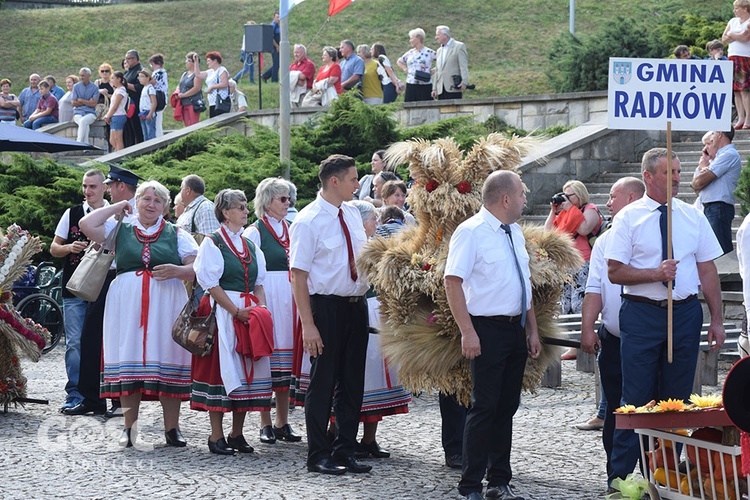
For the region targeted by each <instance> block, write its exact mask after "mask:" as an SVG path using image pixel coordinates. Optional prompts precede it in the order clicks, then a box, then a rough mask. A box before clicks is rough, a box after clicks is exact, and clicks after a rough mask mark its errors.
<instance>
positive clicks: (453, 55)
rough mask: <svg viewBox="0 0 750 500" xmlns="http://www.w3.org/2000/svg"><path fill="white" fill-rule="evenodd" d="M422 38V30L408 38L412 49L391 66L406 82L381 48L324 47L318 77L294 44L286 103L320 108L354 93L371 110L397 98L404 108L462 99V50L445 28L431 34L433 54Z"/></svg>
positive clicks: (464, 67)
mask: <svg viewBox="0 0 750 500" xmlns="http://www.w3.org/2000/svg"><path fill="white" fill-rule="evenodd" d="M425 38H426V34H425V32H424V30H423V29H421V28H416V29H413V30H411V31H410V32H409V44H410V45H411V47H412V48H411V49H410V50H408V51H407V52H406V53H404V54H403V55H402V56H401V57H399V58H398V60H397V61H396V64H397V66H398V67H399V68H400V69H401V70H402V71H403V72H404V73H406V77H405V78H404V80H405V81H402V80H401V79H400V78H399V77H398V76H397V75H396V73H395V71H394V68H393V65H392V64H391V60H390V59H389V58H388V56H387V55H386V51H385V47H384V46H383V45H382V44H380V43H375V44H373V45H372V46H370V45H367V44H362V45H358V46H355V45H354V42H352V41H351V40H342V41H341V43H340V44H339V47H338V49H336V48H334V47H332V46H326V47H324V48H323V54H322V56H321V66H320V67H319V68H318V73H317V75H315V64H314V63H313V62H312V61H311V60H310V59H308V58H307V49H306V48H305V46H304V45H300V44H297V45H295V46H294V62H292V64H291V65H290V66H289V71H290V74H289V78H290V88H291V102H292V103H293V105H295V106H320V105H323V106H325V105H326V104H328V103H329V102H330V101H331V100H333V99H336V97H338V96H339V95H340V94H341V93H342V92H346V91H349V90H356V91H357V92H359V95H360V96H361V98H362V99H363V100H364V102H365V103H367V104H372V105H377V104H388V103H391V102H394V101H395V100H396V99H397V98H398V96H399V95H400V94H402V93H403V94H404V102H414V101H430V100H433V99H441V100H442V99H461V97H462V96H463V91H464V90H465V89H466V88H467V86H468V85H469V67H468V57H467V53H466V46H465V45H464V44H463V43H461V42H459V41H458V40H455V39H454V38H452V37H451V30H450V28H449V27H448V26H438V27H437V28H436V29H435V40H436V42H437V43H438V44H439V46H438V49H437V50H433V49H431V48H429V47H427V46H426V45H425Z"/></svg>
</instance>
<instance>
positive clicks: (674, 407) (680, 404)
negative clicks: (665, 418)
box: [654, 398, 687, 412]
mask: <svg viewBox="0 0 750 500" xmlns="http://www.w3.org/2000/svg"><path fill="white" fill-rule="evenodd" d="M686 408H687V405H685V402H684V401H683V400H681V399H672V398H669V399H667V400H662V401H659V403H658V404H657V405H656V407H655V408H654V411H656V412H664V411H684V410H685V409H686Z"/></svg>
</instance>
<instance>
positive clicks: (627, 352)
mask: <svg viewBox="0 0 750 500" xmlns="http://www.w3.org/2000/svg"><path fill="white" fill-rule="evenodd" d="M670 160H671V161H670ZM670 164H671V165H670ZM670 167H671V170H672V196H675V195H676V194H677V191H678V190H679V187H680V170H681V167H680V160H679V159H678V158H677V156H676V155H675V154H674V153H673V154H672V157H671V158H669V157H668V152H667V150H666V149H665V148H653V149H651V150H649V151H647V152H646V153H645V154H644V155H643V160H642V162H641V174H642V176H643V181H644V182H645V184H646V195H645V196H643V197H642V198H641V199H640V200H637V201H635V202H633V203H631V204H630V205H628V206H627V207H625V208H623V209H622V210H621V211H620V213H619V214H618V215H617V217H615V219H614V223H613V224H612V229H610V230H609V232H610V233H612V234H611V235H610V236H609V237H608V238H609V241H608V244H607V247H606V248H605V249H604V258H605V259H606V260H607V275H608V277H609V279H610V281H611V282H612V283H614V284H616V285H622V286H623V289H622V304H621V305H620V315H619V319H620V355H621V356H622V399H621V402H622V404H630V405H635V406H642V405H644V404H646V403H648V402H649V401H650V400H652V399H655V400H662V399H667V398H676V399H682V400H687V399H688V398H689V397H690V393H691V392H692V388H693V378H694V374H695V364H696V362H697V360H698V350H699V346H700V332H701V325H702V324H703V310H702V308H701V303H700V301H699V300H698V290H699V287H700V290H701V291H702V292H703V296H704V298H705V301H706V305H707V306H708V310H709V313H710V316H711V322H710V325H709V327H708V343H709V345H710V346H711V350H717V349H719V348H720V347H721V346H722V344H723V343H724V339H725V338H726V333H725V332H724V326H723V318H722V307H721V287H720V285H719V276H718V273H717V271H716V265H715V264H714V262H713V261H714V259H716V258H717V257H720V256H721V255H722V253H723V252H722V250H721V246H720V245H719V242H718V241H717V239H716V236H715V235H714V232H713V230H712V229H711V225H710V224H709V223H708V220H707V219H706V216H705V215H704V214H703V213H702V212H701V211H700V210H698V209H696V208H695V207H693V206H692V205H688V204H687V203H685V202H683V201H681V200H679V199H677V198H674V199H672V203H671V206H672V210H671V211H672V234H673V236H674V238H673V239H672V248H673V254H672V258H671V259H669V258H668V256H669V253H668V248H669V244H668V243H669V240H670V238H669V235H668V234H667V223H668V220H667V218H668V216H667V201H668V194H667V189H668V183H667V181H668V177H667V176H668V171H669V169H670ZM667 287H671V288H673V293H672V298H673V301H672V304H673V311H674V312H673V318H672V320H673V326H674V328H673V330H672V332H673V333H672V353H673V356H674V362H672V363H669V362H668V361H667V355H666V351H667V346H668V340H667V329H668V317H667V316H668V315H667V311H668V309H667V307H668V306H667ZM639 456H640V447H639V444H638V436H636V434H635V433H634V432H633V431H632V430H627V429H615V433H614V438H613V446H612V455H611V459H610V466H611V467H610V470H609V471H608V483H609V486H610V487H611V486H612V481H613V480H614V479H615V478H621V479H625V477H626V476H627V475H628V474H630V473H631V472H633V469H634V468H635V464H636V462H637V461H638V458H639Z"/></svg>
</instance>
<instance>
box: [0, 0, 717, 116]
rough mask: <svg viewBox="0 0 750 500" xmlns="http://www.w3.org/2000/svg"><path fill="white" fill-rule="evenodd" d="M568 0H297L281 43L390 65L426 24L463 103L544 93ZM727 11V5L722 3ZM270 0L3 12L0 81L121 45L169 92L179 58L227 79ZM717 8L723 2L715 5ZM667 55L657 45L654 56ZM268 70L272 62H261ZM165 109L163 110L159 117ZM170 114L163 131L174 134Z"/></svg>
mask: <svg viewBox="0 0 750 500" xmlns="http://www.w3.org/2000/svg"><path fill="white" fill-rule="evenodd" d="M568 4H569V2H568V0H554V1H552V2H550V1H541V0H528V1H526V2H518V1H509V0H489V1H487V0H483V1H480V0H463V1H456V0H450V1H449V0H427V1H425V0H423V1H421V2H415V1H404V0H357V1H356V2H354V3H353V4H352V5H351V6H350V7H349V8H347V9H345V10H344V11H343V12H341V13H340V14H338V15H336V16H334V17H333V18H331V19H330V20H329V21H326V16H327V6H328V2H327V1H324V0H307V1H305V2H304V3H302V4H300V5H298V6H296V7H295V8H294V9H293V10H292V12H291V14H290V19H289V38H290V43H292V44H294V43H303V44H305V45H306V46H307V47H308V51H309V53H310V56H311V59H312V60H313V61H314V62H315V63H316V65H317V64H318V63H319V60H320V57H319V54H320V53H321V49H322V47H323V46H325V45H337V44H338V42H339V41H340V40H342V39H344V38H348V39H351V40H352V41H354V43H355V44H360V43H367V44H372V43H375V42H381V43H383V44H384V45H385V47H386V50H387V51H388V54H389V56H391V59H392V60H395V59H396V58H398V57H399V56H400V55H401V54H403V53H404V52H405V51H406V50H408V49H409V45H408V31H409V30H410V29H412V28H416V27H422V28H423V29H424V30H425V31H426V32H427V37H428V38H427V42H428V45H429V46H432V47H433V48H434V46H435V44H436V42H435V41H434V38H433V37H434V28H435V26H436V25H438V24H447V25H449V26H450V27H451V29H452V31H453V34H454V36H455V37H456V38H457V39H459V40H461V41H463V42H465V43H466V44H467V48H468V52H469V69H470V73H471V80H472V81H473V82H474V83H476V84H477V90H475V91H472V92H470V93H469V94H468V95H470V96H473V97H486V96H508V95H520V94H533V93H545V92H550V91H551V88H550V86H549V83H548V82H547V78H546V76H545V71H546V69H547V54H548V51H549V46H550V42H551V41H552V40H553V39H554V38H555V37H557V36H558V35H559V34H560V33H561V32H563V31H566V30H567V29H568ZM727 5H728V3H727ZM277 7H278V1H273V0H254V1H252V2H247V1H240V0H212V1H210V2H206V1H202V0H180V1H173V2H154V3H138V4H127V5H112V6H104V7H76V8H65V9H46V10H25V11H15V10H3V11H2V16H3V31H4V33H3V34H4V36H3V46H4V47H3V50H2V51H0V78H2V77H8V78H10V79H11V80H12V81H13V89H12V91H13V92H15V93H18V92H20V90H21V89H22V88H23V87H24V86H26V85H27V78H28V75H29V74H30V73H32V72H36V73H39V74H41V75H42V76H44V75H47V74H53V75H55V77H56V78H57V79H58V82H59V83H61V84H64V77H65V76H66V75H68V74H76V72H77V71H78V69H79V68H80V67H81V66H89V67H91V68H92V69H96V68H97V67H98V66H99V64H101V63H102V62H109V63H110V64H112V65H113V66H119V63H120V61H121V59H122V58H123V56H124V54H125V52H126V50H128V49H137V50H138V51H139V52H140V53H141V57H142V59H143V60H144V62H145V61H146V60H147V59H148V57H149V56H150V55H151V54H154V53H156V52H161V53H163V54H165V56H166V69H167V71H168V73H169V79H170V82H171V83H170V88H174V87H175V85H176V84H177V81H178V80H179V77H180V75H181V74H182V71H183V70H184V55H185V53H187V52H188V51H191V50H195V51H197V52H199V53H205V52H207V51H210V50H218V51H220V52H221V53H222V55H223V56H224V57H225V63H224V64H225V65H226V66H227V68H228V69H229V71H230V73H232V74H234V73H235V72H237V71H238V70H239V69H240V67H241V63H240V62H239V59H238V57H239V49H240V43H241V40H242V33H243V26H242V25H243V24H244V22H246V21H248V20H254V21H256V22H258V23H263V22H265V23H269V22H270V20H271V17H272V14H273V12H274V10H275V9H276V8H277ZM722 7H723V5H722ZM717 8H719V7H718V6H717V5H715V4H713V5H712V3H710V2H705V1H702V0H682V1H680V2H674V1H670V0H642V1H633V0H608V1H607V2H601V1H600V0H577V9H576V10H577V12H576V32H577V34H578V35H584V36H585V35H586V34H587V33H592V32H594V31H595V30H596V28H597V26H598V25H600V23H601V22H602V20H604V19H607V18H611V17H614V16H616V15H622V16H629V15H639V16H651V17H655V18H659V17H660V16H663V15H664V13H665V12H667V10H669V11H677V12H690V13H693V14H709V13H711V12H712V11H716V9H717ZM670 50H671V48H669V47H666V48H665V53H664V55H665V56H666V55H668V54H669V52H670ZM267 64H270V57H268V58H267ZM240 88H241V89H242V90H243V91H244V92H245V93H246V94H247V96H248V102H249V106H250V108H251V109H257V106H258V90H257V85H256V87H254V88H249V84H248V83H247V80H246V79H245V80H243V82H241V84H240ZM277 104H278V85H275V84H270V83H269V84H268V85H264V86H263V107H264V108H270V107H275V106H276V105H277ZM168 114H169V113H168ZM173 125H174V124H173V122H172V120H171V117H167V120H166V121H165V126H166V127H167V128H170V127H173Z"/></svg>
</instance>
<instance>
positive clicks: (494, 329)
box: [445, 170, 542, 500]
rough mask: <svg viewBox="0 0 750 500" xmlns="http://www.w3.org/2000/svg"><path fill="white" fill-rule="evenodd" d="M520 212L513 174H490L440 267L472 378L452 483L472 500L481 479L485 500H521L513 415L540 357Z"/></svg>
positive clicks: (476, 499)
mask: <svg viewBox="0 0 750 500" xmlns="http://www.w3.org/2000/svg"><path fill="white" fill-rule="evenodd" d="M525 206H526V190H525V187H524V185H523V182H521V177H520V176H519V175H518V174H516V173H515V172H511V171H509V170H498V171H495V172H493V173H491V174H490V175H489V176H488V177H487V180H485V182H484V186H483V187H482V208H481V209H480V210H479V213H477V214H476V215H474V216H473V217H470V218H469V219H467V220H466V221H464V222H462V223H461V224H460V225H459V226H458V228H456V231H455V232H454V233H453V235H452V236H451V241H450V244H449V247H448V258H447V260H446V263H445V293H446V297H447V299H448V305H449V306H450V310H451V313H452V314H453V318H454V319H455V320H456V325H457V326H458V329H459V331H460V333H461V352H462V354H463V355H464V357H466V358H467V359H468V360H469V366H470V368H471V374H472V382H471V401H472V405H471V408H469V411H468V414H467V416H466V426H465V428H464V440H463V443H464V447H463V469H462V474H461V480H460V482H459V483H458V492H459V493H460V494H461V495H463V496H465V497H466V498H469V499H471V500H481V499H482V498H485V497H483V496H482V479H483V478H484V477H485V474H486V476H487V483H488V484H487V486H488V489H487V495H486V498H502V499H508V500H523V497H521V496H517V495H516V494H515V493H514V492H513V490H512V489H511V487H510V481H511V478H512V472H511V467H510V452H511V438H512V435H513V415H514V414H515V413H516V410H517V409H518V405H519V403H520V400H521V384H522V382H523V373H524V369H525V367H526V359H527V358H528V357H529V356H531V357H532V358H534V359H535V358H537V357H538V356H539V353H540V352H541V350H542V346H541V344H540V342H539V334H538V331H537V324H536V316H535V315H534V304H533V302H532V300H531V272H530V269H529V255H528V253H527V252H526V247H525V242H524V237H523V232H522V231H521V226H519V225H518V224H517V223H516V221H517V220H518V219H519V218H520V217H521V214H522V212H523V208H524V207H525ZM488 262H492V264H489V265H488V264H487V263H488ZM500 267H502V269H503V271H502V272H498V269H499V268H500ZM488 438H489V439H488Z"/></svg>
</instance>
